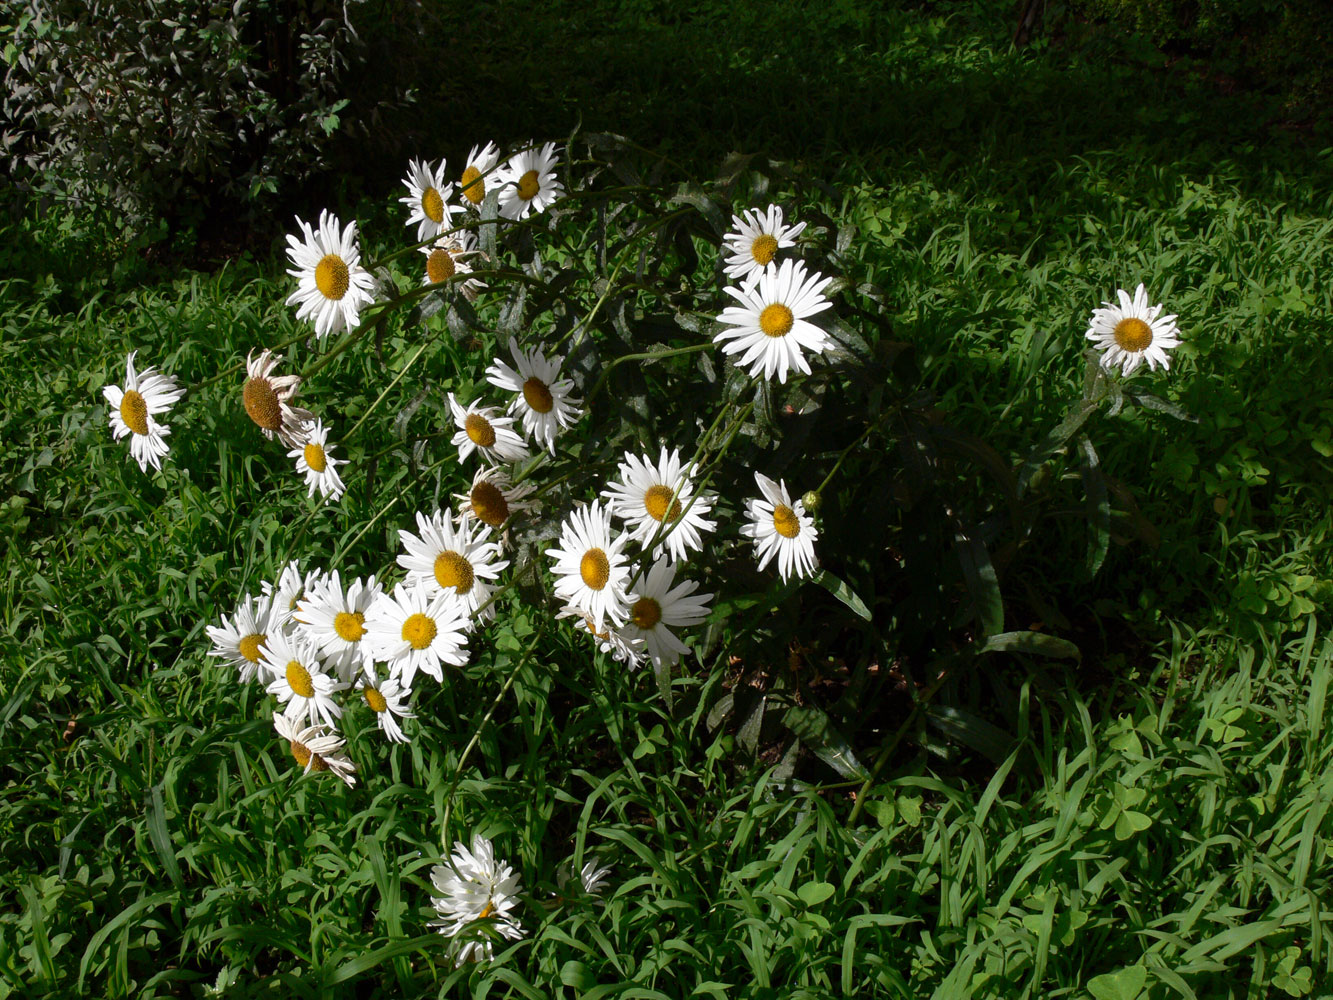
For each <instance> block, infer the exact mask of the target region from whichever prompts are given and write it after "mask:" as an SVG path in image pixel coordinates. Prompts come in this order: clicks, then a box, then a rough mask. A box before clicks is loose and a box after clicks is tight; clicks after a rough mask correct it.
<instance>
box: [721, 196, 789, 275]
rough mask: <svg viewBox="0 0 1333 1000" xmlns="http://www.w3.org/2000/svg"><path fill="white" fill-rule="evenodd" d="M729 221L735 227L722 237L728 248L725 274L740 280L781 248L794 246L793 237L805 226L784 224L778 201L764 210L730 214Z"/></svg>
mask: <svg viewBox="0 0 1333 1000" xmlns="http://www.w3.org/2000/svg"><path fill="white" fill-rule="evenodd" d="M731 224H732V226H734V227H735V231H734V232H730V233H727V235H726V236H724V237H722V241H723V242H724V243H725V244H726V245H727V250H729V251H730V252H731V256H730V257H728V258H727V268H726V271H727V277H729V278H740V279H741V280H742V281H744V280H745V279H746V278H750V277H752V276H754V275H756V274H758V273H759V272H760V271H762V270H763V269H764V268H766V267H767V266H768V265H769V264H771V263H772V262H773V258H774V257H776V256H777V253H778V251H779V250H780V249H783V248H785V247H791V246H795V245H796V237H797V236H799V235H800V234H801V231H802V230H803V229H805V223H804V222H798V223H796V224H795V225H794V226H784V225H783V224H782V209H781V208H779V207H778V206H777V205H769V206H768V209H767V210H766V211H764V212H760V211H759V209H757V208H747V209H746V210H745V211H744V212H742V213H741V214H740V215H733V216H732V217H731Z"/></svg>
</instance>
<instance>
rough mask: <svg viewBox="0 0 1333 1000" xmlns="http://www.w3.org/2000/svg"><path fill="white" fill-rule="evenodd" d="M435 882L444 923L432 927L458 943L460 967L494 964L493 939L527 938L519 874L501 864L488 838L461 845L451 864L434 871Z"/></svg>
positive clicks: (434, 900)
mask: <svg viewBox="0 0 1333 1000" xmlns="http://www.w3.org/2000/svg"><path fill="white" fill-rule="evenodd" d="M430 880H431V884H432V885H433V886H435V891H436V892H437V893H439V895H437V896H434V897H432V899H431V905H433V906H434V907H435V912H436V913H438V914H439V919H438V920H432V921H431V922H430V924H429V925H428V926H430V927H434V928H436V929H438V930H439V932H440V933H441V934H443V935H444V936H445V937H450V938H453V939H454V949H455V952H454V961H455V962H456V963H457V964H458V965H462V964H463V963H464V962H477V961H489V960H490V958H491V956H492V954H493V950H492V940H493V938H496V937H499V938H504V939H507V940H509V941H518V940H520V939H521V938H522V937H523V927H522V925H521V924H520V923H519V922H518V916H517V915H516V914H515V913H514V912H513V910H514V908H515V907H516V906H517V905H518V891H519V879H518V875H516V874H515V873H514V870H513V868H511V867H510V866H509V865H507V864H505V863H504V862H502V861H501V862H497V861H496V859H495V849H494V847H492V846H491V842H490V841H489V840H487V839H486V838H485V837H483V836H481V835H480V834H474V835H473V837H472V849H471V850H468V849H467V848H466V847H464V846H463V845H462V844H461V843H457V842H456V843H455V844H454V851H453V855H452V856H451V857H450V858H449V864H448V865H436V866H435V867H434V868H432V869H431V873H430Z"/></svg>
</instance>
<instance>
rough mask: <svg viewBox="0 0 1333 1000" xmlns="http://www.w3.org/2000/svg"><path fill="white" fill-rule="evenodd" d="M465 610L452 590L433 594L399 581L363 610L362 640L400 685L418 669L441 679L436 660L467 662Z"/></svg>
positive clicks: (408, 684)
mask: <svg viewBox="0 0 1333 1000" xmlns="http://www.w3.org/2000/svg"><path fill="white" fill-rule="evenodd" d="M467 629H468V612H467V606H466V605H465V604H464V603H463V601H462V599H461V598H460V597H459V596H458V595H457V594H455V593H454V592H453V591H452V590H440V591H437V592H436V593H434V594H432V593H430V592H429V591H428V590H426V588H425V587H423V586H421V585H420V584H412V585H406V584H401V583H400V584H399V585H398V586H396V587H394V588H393V593H392V594H381V595H380V598H379V600H377V601H376V602H375V603H374V604H372V605H371V606H370V610H369V611H368V612H367V613H366V641H367V642H368V643H369V644H370V649H371V651H372V653H373V654H374V657H375V659H376V660H381V661H384V662H387V663H388V665H389V672H390V673H391V674H392V675H393V676H394V677H396V678H397V679H398V681H399V683H401V684H402V685H403V687H405V688H410V687H411V686H412V681H413V679H414V678H415V677H416V675H417V671H418V670H420V671H422V672H423V673H427V674H430V676H431V677H434V678H435V679H436V680H437V681H440V682H441V683H443V682H444V672H443V670H442V669H441V664H444V663H449V664H453V665H454V666H456V667H461V666H462V665H463V664H464V663H466V662H467V650H466V649H464V646H465V645H466V643H467Z"/></svg>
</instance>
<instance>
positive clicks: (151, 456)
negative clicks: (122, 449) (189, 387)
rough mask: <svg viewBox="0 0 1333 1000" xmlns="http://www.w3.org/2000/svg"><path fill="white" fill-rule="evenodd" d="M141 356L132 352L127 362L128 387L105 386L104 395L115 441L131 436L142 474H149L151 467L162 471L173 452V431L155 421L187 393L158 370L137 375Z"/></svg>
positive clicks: (146, 369) (153, 369) (169, 376)
mask: <svg viewBox="0 0 1333 1000" xmlns="http://www.w3.org/2000/svg"><path fill="white" fill-rule="evenodd" d="M138 353H139V352H138V351H131V352H130V355H129V357H128V358H126V359H125V387H124V388H123V389H122V388H121V387H120V386H118V385H108V386H103V387H102V395H103V396H105V397H106V401H107V402H108V403H110V404H111V413H110V418H111V436H112V438H114V439H115V440H117V441H119V440H120V439H121V438H123V437H124V436H125V435H126V434H128V435H130V457H131V458H133V459H134V460H135V461H136V462H138V463H139V469H140V471H142V472H147V471H148V467H149V466H150V465H151V466H152V467H153V468H154V469H157V470H159V471H160V470H161V468H162V459H164V458H165V457H166V455H167V452H169V451H170V450H171V448H170V447H168V445H167V442H166V437H167V435H168V434H170V433H171V428H170V427H168V426H167V425H166V424H162V423H158V421H157V420H156V419H154V418H156V417H159V416H161V415H162V414H164V413H166V412H167V411H168V410H170V409H171V407H172V406H173V405H175V403H176V402H177V401H178V400H179V399H180V398H181V396H183V395H185V390H184V389H181V388H178V387H177V385H176V376H174V375H166V374H163V373H160V372H159V371H158V370H157V369H156V368H155V367H148V368H145V369H144V370H143V371H142V372H136V371H135V370H134V356H135V355H136V354H138Z"/></svg>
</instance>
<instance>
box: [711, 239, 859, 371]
mask: <svg viewBox="0 0 1333 1000" xmlns="http://www.w3.org/2000/svg"><path fill="white" fill-rule="evenodd" d="M832 280H833V279H832V278H826V277H824V276H823V275H821V274H817V273H816V274H812V275H807V274H806V272H805V264H803V263H802V262H801V261H799V260H784V261H783V262H782V264H781V265H779V266H778V267H777V268H771V267H770V268H765V269H764V270H763V271H761V272H760V273H759V275H758V277H756V278H751V279H750V280H749V281H747V282H745V283H744V284H743V285H741V287H740V288H735V287H732V286H730V285H729V286H727V288H725V289H723V291H725V292H726V293H727V294H728V295H730V296H731V297H732V298H734V299H735V300H736V301H737V302H739V303H740V305H738V306H728V307H727V308H725V309H723V310H722V313H721V315H719V316H718V318H717V319H718V322H720V323H725V324H727V325H729V326H731V327H733V329H730V330H723V331H722V332H720V333H718V334H717V335H715V336H714V337H713V342H714V343H715V344H719V345H721V347H722V350H723V352H724V353H726V354H737V353H739V352H741V351H744V352H745V353H744V355H743V356H742V357H741V359H740V361H738V362H737V364H738V365H740V366H741V367H744V366H746V365H749V366H750V369H749V370H750V374H751V375H759V374H761V373H762V374H763V376H764V377H765V378H772V377H773V376H774V375H777V377H778V381H779V382H786V381H787V372H788V371H789V370H790V369H792V368H795V369H796V370H797V371H799V372H803V373H804V374H807V375H808V374H810V365H809V364H808V363H807V362H806V360H805V354H804V353H803V351H802V348H804V349H805V350H809V351H816V352H822V351H826V350H828V348H829V347H830V346H831V344H832V342H831V341H830V340H829V339H828V335H827V334H825V333H824V331H823V330H821V329H820V328H819V327H817V326H815V325H814V324H813V323H810V322H807V320H806V317H808V316H813V315H815V314H816V313H820V312H823V311H824V310H825V309H827V308H828V307H829V306H831V305H832V304H833V303H832V302H830V301H829V300H828V299H826V298H825V297H824V289H825V288H827V287H828V285H829V282H831V281H832ZM724 341H725V342H726V343H724Z"/></svg>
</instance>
